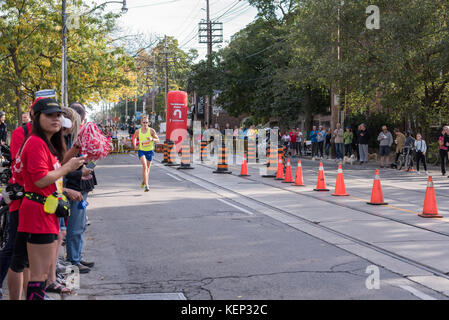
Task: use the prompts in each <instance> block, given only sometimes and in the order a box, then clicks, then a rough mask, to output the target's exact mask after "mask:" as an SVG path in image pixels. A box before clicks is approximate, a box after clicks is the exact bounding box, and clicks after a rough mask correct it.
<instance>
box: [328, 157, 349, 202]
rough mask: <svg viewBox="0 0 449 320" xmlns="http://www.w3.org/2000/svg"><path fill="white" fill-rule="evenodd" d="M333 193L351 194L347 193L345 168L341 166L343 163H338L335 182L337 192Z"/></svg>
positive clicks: (338, 194) (337, 194)
mask: <svg viewBox="0 0 449 320" xmlns="http://www.w3.org/2000/svg"><path fill="white" fill-rule="evenodd" d="M332 195H333V196H349V194H347V193H346V187H345V180H344V178H343V169H342V168H341V164H339V165H338V171H337V182H336V183H335V192H334V193H333V194H332Z"/></svg>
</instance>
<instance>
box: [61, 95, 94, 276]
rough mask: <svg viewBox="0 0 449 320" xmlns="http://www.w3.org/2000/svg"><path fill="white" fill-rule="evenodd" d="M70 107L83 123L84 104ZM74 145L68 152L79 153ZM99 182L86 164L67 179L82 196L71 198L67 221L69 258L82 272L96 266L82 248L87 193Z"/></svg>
mask: <svg viewBox="0 0 449 320" xmlns="http://www.w3.org/2000/svg"><path fill="white" fill-rule="evenodd" d="M69 107H70V108H72V109H74V110H75V111H76V112H78V114H79V115H80V117H81V125H83V124H84V122H85V117H86V112H85V109H84V107H83V105H82V104H80V103H72V104H71V105H70V106H69ZM73 143H74V144H73V147H72V149H71V150H70V151H68V152H67V154H69V155H71V154H73V153H74V152H76V153H79V146H78V145H76V141H73ZM96 184H97V180H96V178H95V173H94V172H93V170H91V169H88V168H87V167H86V166H85V165H83V166H81V167H79V168H78V169H77V170H75V171H72V172H70V173H69V174H68V175H67V176H66V179H65V186H66V188H69V189H73V190H75V191H78V192H79V193H80V194H81V196H79V197H77V198H75V199H70V212H71V214H70V216H69V218H68V221H67V240H66V249H67V260H68V261H70V262H71V263H72V265H74V266H76V267H78V269H79V272H80V273H88V272H90V268H91V267H93V266H94V263H93V262H87V261H85V260H83V259H82V250H83V243H84V230H85V228H86V203H87V202H86V199H87V194H88V193H89V192H90V191H92V190H93V189H94V187H95V185H96Z"/></svg>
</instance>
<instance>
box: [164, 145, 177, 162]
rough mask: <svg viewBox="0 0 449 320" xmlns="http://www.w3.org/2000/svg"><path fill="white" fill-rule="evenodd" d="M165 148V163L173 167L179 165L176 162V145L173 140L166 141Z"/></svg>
mask: <svg viewBox="0 0 449 320" xmlns="http://www.w3.org/2000/svg"><path fill="white" fill-rule="evenodd" d="M167 148H168V161H167V163H166V164H165V165H166V166H169V167H173V166H179V164H178V163H176V147H175V143H174V142H173V141H170V140H169V141H167Z"/></svg>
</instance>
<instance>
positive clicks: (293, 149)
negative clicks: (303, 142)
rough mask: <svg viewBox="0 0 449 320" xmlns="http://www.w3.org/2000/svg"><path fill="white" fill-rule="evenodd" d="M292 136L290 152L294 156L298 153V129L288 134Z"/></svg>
mask: <svg viewBox="0 0 449 320" xmlns="http://www.w3.org/2000/svg"><path fill="white" fill-rule="evenodd" d="M288 135H289V136H290V153H291V155H292V156H295V155H296V154H297V149H298V148H297V143H298V142H297V139H298V137H297V136H296V131H295V130H294V129H291V130H290V133H289V134H288Z"/></svg>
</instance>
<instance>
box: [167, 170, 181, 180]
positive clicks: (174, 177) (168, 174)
mask: <svg viewBox="0 0 449 320" xmlns="http://www.w3.org/2000/svg"><path fill="white" fill-rule="evenodd" d="M165 174H166V175H167V176H170V177H172V178H173V179H175V180H178V181H182V179H179V178H178V177H176V176H174V175H172V174H170V173H168V172H166V173H165Z"/></svg>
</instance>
